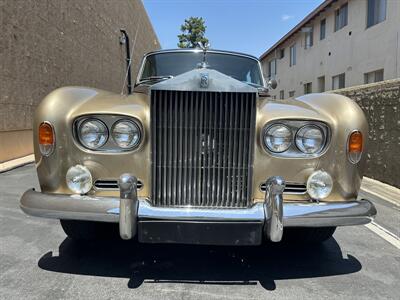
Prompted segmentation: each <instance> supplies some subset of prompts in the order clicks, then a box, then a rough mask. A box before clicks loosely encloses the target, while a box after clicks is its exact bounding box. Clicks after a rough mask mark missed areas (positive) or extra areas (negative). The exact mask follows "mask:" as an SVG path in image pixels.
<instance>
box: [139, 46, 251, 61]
mask: <svg viewBox="0 0 400 300" xmlns="http://www.w3.org/2000/svg"><path fill="white" fill-rule="evenodd" d="M202 51H203V50H202V49H200V48H178V49H163V50H157V51H152V52H148V53H146V55H145V56H148V55H152V54H159V53H171V52H202ZM207 52H209V53H221V54H231V55H238V56H244V57H248V58H251V59H254V60H257V61H258V58H257V57H256V56H254V55H250V54H246V53H242V52H235V51H226V50H217V49H208V50H207Z"/></svg>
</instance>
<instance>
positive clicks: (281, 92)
mask: <svg viewBox="0 0 400 300" xmlns="http://www.w3.org/2000/svg"><path fill="white" fill-rule="evenodd" d="M279 99H285V91H284V90H282V91H280V92H279Z"/></svg>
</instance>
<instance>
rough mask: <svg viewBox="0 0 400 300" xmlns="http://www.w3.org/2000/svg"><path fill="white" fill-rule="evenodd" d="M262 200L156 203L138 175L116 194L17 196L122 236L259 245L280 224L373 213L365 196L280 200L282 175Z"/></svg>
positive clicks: (26, 204) (343, 220)
mask: <svg viewBox="0 0 400 300" xmlns="http://www.w3.org/2000/svg"><path fill="white" fill-rule="evenodd" d="M266 187H267V189H266V193H265V201H264V203H256V204H254V205H253V206H252V207H250V208H238V209H236V208H224V209H217V208H191V207H155V206H152V205H151V203H150V202H149V201H148V200H147V199H141V198H138V197H137V180H136V178H135V177H134V176H132V175H130V174H123V175H122V176H121V177H120V179H119V188H120V197H119V198H116V197H94V196H85V195H82V196H81V195H62V194H46V193H40V192H36V191H34V190H28V191H26V192H25V193H24V194H23V196H22V198H21V201H20V206H21V209H22V210H23V211H24V212H25V213H26V214H28V215H32V216H37V217H44V218H55V219H65V220H84V221H98V222H110V223H119V231H120V236H121V238H122V239H131V238H133V237H135V236H136V235H137V236H138V240H139V241H140V242H146V243H165V242H166V243H189V244H215V245H259V244H261V243H262V241H263V240H264V239H267V240H270V241H273V242H279V241H280V240H281V239H282V235H283V230H284V227H327V226H348V225H361V224H366V223H369V222H370V221H372V219H373V218H374V216H375V215H376V209H375V207H374V205H373V204H372V203H371V202H370V201H368V200H358V201H357V200H354V201H348V202H329V203H327V202H319V203H317V202H302V203H297V202H296V203H294V202H288V203H284V202H283V197H282V194H283V190H284V187H285V182H284V180H283V179H282V178H281V177H277V176H274V177H271V178H269V179H268V180H267V181H266Z"/></svg>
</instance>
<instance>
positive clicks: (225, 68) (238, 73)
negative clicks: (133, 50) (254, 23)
mask: <svg viewBox="0 0 400 300" xmlns="http://www.w3.org/2000/svg"><path fill="white" fill-rule="evenodd" d="M202 61H203V52H202V51H196V52H166V53H155V54H152V55H149V56H147V58H146V61H145V63H144V67H143V72H142V75H141V77H140V80H139V82H140V81H147V80H149V79H167V78H170V77H171V76H177V75H179V74H182V73H185V72H188V71H190V70H193V69H195V68H197V67H198V65H199V64H200V63H201V62H202ZM207 63H208V67H209V68H210V69H214V70H217V71H219V72H221V73H223V74H225V75H228V76H230V77H232V78H235V79H237V80H239V81H243V82H246V83H249V84H255V85H259V86H262V85H263V81H262V76H261V71H260V66H259V64H258V61H257V60H255V59H252V58H249V57H245V56H240V55H235V54H227V53H215V52H208V53H207Z"/></svg>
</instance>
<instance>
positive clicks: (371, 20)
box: [367, 0, 386, 28]
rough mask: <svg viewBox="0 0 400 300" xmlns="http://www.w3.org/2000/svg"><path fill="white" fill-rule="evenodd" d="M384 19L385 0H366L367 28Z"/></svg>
mask: <svg viewBox="0 0 400 300" xmlns="http://www.w3.org/2000/svg"><path fill="white" fill-rule="evenodd" d="M385 20H386V0H368V9H367V28H368V27H371V26H374V25H376V24H378V23H380V22H383V21H385Z"/></svg>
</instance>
